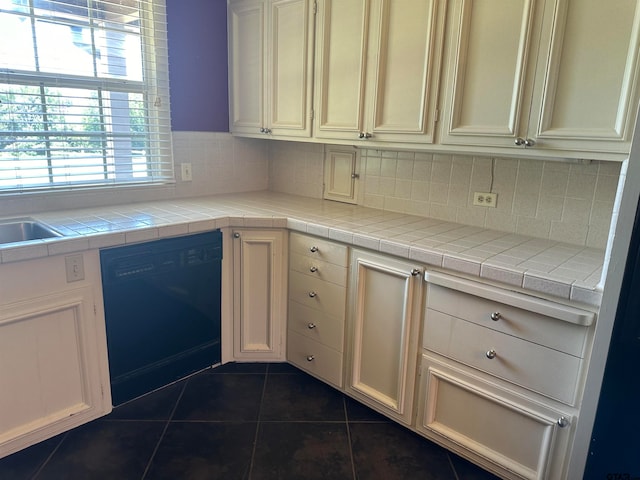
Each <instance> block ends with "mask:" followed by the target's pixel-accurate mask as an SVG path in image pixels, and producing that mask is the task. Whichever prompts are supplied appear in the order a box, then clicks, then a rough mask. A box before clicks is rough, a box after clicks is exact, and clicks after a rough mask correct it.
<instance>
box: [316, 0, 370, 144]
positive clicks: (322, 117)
mask: <svg viewBox="0 0 640 480" xmlns="http://www.w3.org/2000/svg"><path fill="white" fill-rule="evenodd" d="M369 4H370V2H369V1H368V0H319V1H318V20H317V22H318V30H317V33H316V66H315V68H316V70H315V88H316V90H315V98H316V102H315V110H316V111H315V124H314V136H316V137H318V138H330V139H346V140H355V139H357V138H358V133H359V132H361V131H362V130H363V125H362V121H363V118H364V104H365V101H364V100H365V97H364V94H365V91H364V85H365V70H366V60H367V57H366V52H367V40H368V37H367V34H368V29H369V10H370V6H369Z"/></svg>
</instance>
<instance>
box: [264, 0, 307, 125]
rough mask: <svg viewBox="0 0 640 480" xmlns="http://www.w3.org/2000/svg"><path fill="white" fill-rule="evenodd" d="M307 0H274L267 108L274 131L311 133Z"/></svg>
mask: <svg viewBox="0 0 640 480" xmlns="http://www.w3.org/2000/svg"><path fill="white" fill-rule="evenodd" d="M308 5H309V2H308V1H307V0H280V1H274V2H273V3H272V4H271V6H270V8H271V11H270V19H271V23H270V27H271V30H270V46H271V47H270V49H269V54H270V55H271V58H270V62H269V64H270V70H271V71H270V82H269V84H270V85H271V92H270V98H269V105H268V108H267V112H269V115H270V119H269V122H268V126H269V128H271V129H272V130H273V134H278V133H280V132H279V131H278V129H281V128H284V129H287V132H286V134H288V135H295V134H296V132H297V134H300V135H303V136H309V134H310V132H311V130H310V128H309V122H310V118H308V113H309V112H308V108H309V105H307V99H308V98H309V94H308V80H309V79H308V78H307V69H306V68H304V66H306V65H307V64H309V60H310V59H309V55H310V50H309V48H308V45H309V41H310V33H309V28H310V24H309V22H308V16H309V11H308V10H309V9H308Z"/></svg>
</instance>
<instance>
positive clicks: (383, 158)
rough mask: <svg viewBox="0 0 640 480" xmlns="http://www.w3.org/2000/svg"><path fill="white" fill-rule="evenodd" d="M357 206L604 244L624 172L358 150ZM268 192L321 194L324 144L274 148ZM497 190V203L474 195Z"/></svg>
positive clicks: (600, 166)
mask: <svg viewBox="0 0 640 480" xmlns="http://www.w3.org/2000/svg"><path fill="white" fill-rule="evenodd" d="M360 153H361V159H360V172H359V173H360V179H359V181H360V182H362V183H361V185H360V189H359V198H358V204H360V205H364V206H367V207H373V208H379V209H382V210H388V211H394V212H402V213H409V214H414V215H422V216H426V217H432V218H438V219H442V220H447V221H453V222H458V223H462V224H465V225H473V226H481V227H485V228H491V229H494V230H500V231H506V232H515V233H520V234H525V235H530V236H534V237H539V238H546V239H551V240H557V241H562V242H568V243H572V244H576V245H586V246H589V247H595V248H604V247H605V246H606V243H607V237H608V234H609V224H610V222H611V212H612V210H613V203H614V199H615V195H616V189H617V185H618V177H619V175H620V164H619V163H615V162H590V163H584V164H583V163H575V162H562V161H542V160H532V159H511V158H491V157H481V156H477V157H474V156H468V155H451V154H435V153H433V154H432V153H425V152H410V151H385V150H369V149H363V150H361V152H360ZM269 159H270V160H269V186H270V189H271V190H274V191H278V192H284V193H292V194H296V195H304V196H309V197H314V198H321V197H322V188H323V185H322V184H323V174H322V172H323V159H324V146H323V145H318V144H305V143H293V142H271V143H270V145H269ZM489 191H491V192H494V193H497V194H498V200H497V203H496V208H486V207H478V206H474V205H473V193H474V192H489Z"/></svg>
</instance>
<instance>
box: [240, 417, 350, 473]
mask: <svg viewBox="0 0 640 480" xmlns="http://www.w3.org/2000/svg"><path fill="white" fill-rule="evenodd" d="M280 479H286V480H315V479H321V480H328V479H331V480H342V479H345V480H347V479H348V480H352V479H353V468H352V465H351V455H350V453H349V441H348V436H347V429H346V424H345V423H341V422H338V423H304V422H301V423H297V422H296V423H288V422H277V423H261V424H260V427H259V431H258V440H257V442H256V452H255V457H254V461H253V468H252V471H251V480H280Z"/></svg>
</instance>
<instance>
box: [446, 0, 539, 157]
mask: <svg viewBox="0 0 640 480" xmlns="http://www.w3.org/2000/svg"><path fill="white" fill-rule="evenodd" d="M539 3H541V2H535V1H534V0H483V1H474V0H461V1H458V2H455V3H454V4H452V9H451V10H452V11H451V16H450V20H451V23H450V25H449V47H448V52H447V59H448V66H447V77H446V78H447V80H446V83H445V85H446V87H445V97H444V103H443V114H444V115H443V125H442V138H441V141H442V143H445V144H461V145H497V146H512V145H514V142H515V139H516V137H517V136H518V135H520V134H521V133H520V131H521V129H522V123H523V122H526V119H527V117H528V113H529V112H528V109H529V102H528V100H527V99H528V98H530V92H529V90H530V89H531V75H530V74H529V70H530V65H531V64H534V63H535V49H536V45H537V38H536V37H535V28H534V27H535V21H536V8H537V7H538V4H539ZM525 128H526V127H525Z"/></svg>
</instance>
